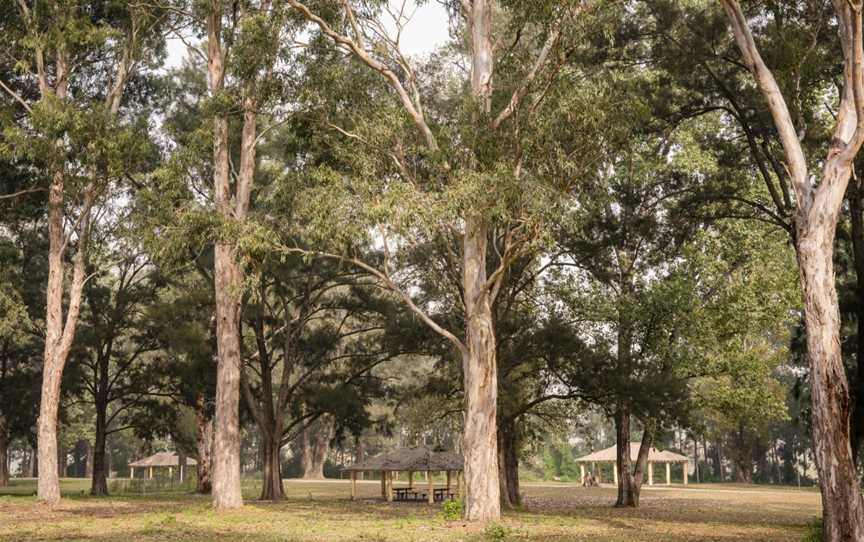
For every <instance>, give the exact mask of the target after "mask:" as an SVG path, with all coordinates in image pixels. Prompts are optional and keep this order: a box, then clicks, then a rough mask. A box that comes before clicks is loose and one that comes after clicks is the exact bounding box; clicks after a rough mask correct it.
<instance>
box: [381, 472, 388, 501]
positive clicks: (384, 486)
mask: <svg viewBox="0 0 864 542" xmlns="http://www.w3.org/2000/svg"><path fill="white" fill-rule="evenodd" d="M381 498H382V499H386V498H387V473H386V472H384V471H383V470H382V471H381Z"/></svg>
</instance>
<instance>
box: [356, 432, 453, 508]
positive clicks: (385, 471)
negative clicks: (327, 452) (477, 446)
mask: <svg viewBox="0 0 864 542" xmlns="http://www.w3.org/2000/svg"><path fill="white" fill-rule="evenodd" d="M463 464H464V460H463V458H462V455H461V454H458V453H456V452H452V451H435V450H432V449H431V448H427V447H425V446H419V447H415V448H398V449H396V450H392V451H390V452H385V453H382V454H380V455H377V456H375V457H373V458H371V459H368V460H366V461H363V462H359V463H355V464H353V465H349V466H347V467H345V468H344V469H343V471H345V472H350V473H351V500H354V499H356V498H357V473H358V472H380V473H381V496H382V497H383V498H384V499H386V500H387V501H388V502H392V501H393V500H397V501H407V500H425V501H427V502H428V503H429V504H433V503H434V502H437V501H443V500H447V499H452V498H453V497H454V496H455V495H456V494H458V492H459V489H460V475H461V473H462V468H463ZM400 472H407V473H408V485H407V486H405V487H397V488H394V487H393V475H394V473H395V474H396V475H397V476H398V473H400ZM415 472H423V473H425V474H426V487H425V488H422V487H421V488H415V487H414V473H415ZM439 472H445V473H446V475H447V485H446V486H445V487H443V488H436V487H435V485H434V479H433V478H434V474H435V473H439ZM454 473H455V474H456V480H455V482H456V489H455V491H453V490H451V486H452V482H453V480H452V478H453V474H454Z"/></svg>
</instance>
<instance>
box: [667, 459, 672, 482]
mask: <svg viewBox="0 0 864 542" xmlns="http://www.w3.org/2000/svg"><path fill="white" fill-rule="evenodd" d="M671 484H672V469H671V468H670V467H669V463H666V485H667V486H668V485H671Z"/></svg>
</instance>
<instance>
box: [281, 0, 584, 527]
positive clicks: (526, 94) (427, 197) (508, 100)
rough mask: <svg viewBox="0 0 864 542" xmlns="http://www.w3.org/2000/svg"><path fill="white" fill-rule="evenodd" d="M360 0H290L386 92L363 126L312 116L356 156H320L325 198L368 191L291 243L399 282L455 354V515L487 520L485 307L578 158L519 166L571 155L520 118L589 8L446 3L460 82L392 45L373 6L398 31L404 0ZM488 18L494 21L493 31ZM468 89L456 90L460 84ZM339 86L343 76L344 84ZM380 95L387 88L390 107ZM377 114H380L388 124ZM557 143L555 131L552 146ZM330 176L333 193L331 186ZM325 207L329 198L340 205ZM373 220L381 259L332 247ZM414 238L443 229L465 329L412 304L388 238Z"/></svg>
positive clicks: (490, 404) (491, 466) (491, 482)
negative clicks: (563, 172) (459, 505)
mask: <svg viewBox="0 0 864 542" xmlns="http://www.w3.org/2000/svg"><path fill="white" fill-rule="evenodd" d="M359 4H360V3H357V5H354V3H350V2H346V3H344V5H343V8H344V11H343V13H341V15H342V17H343V18H342V19H341V20H339V19H338V18H337V17H335V16H334V14H333V13H330V12H326V13H325V12H324V11H321V12H316V10H315V9H314V7H310V4H307V3H304V2H299V1H295V0H291V1H289V2H288V5H289V6H291V7H292V8H293V9H294V10H295V12H296V13H298V14H299V15H302V17H303V18H305V19H306V20H307V21H309V22H310V23H312V25H313V27H314V28H315V29H317V30H318V32H319V33H320V36H321V37H323V38H324V39H326V40H328V41H330V42H331V43H333V44H334V45H335V46H336V47H337V48H338V49H340V50H342V51H345V52H348V53H349V54H350V55H351V57H352V64H351V65H349V66H346V73H345V75H346V76H347V75H349V74H351V76H356V77H357V78H358V80H362V81H363V82H364V83H365V84H367V85H369V86H370V87H371V88H376V89H379V88H380V87H381V86H382V84H383V86H384V88H383V89H380V90H376V91H375V92H376V94H375V96H376V97H377V96H380V95H381V91H384V93H385V96H384V97H385V98H386V99H385V100H381V101H379V102H378V103H379V104H380V107H381V109H378V110H377V111H376V112H375V113H372V115H371V116H372V117H373V118H374V119H375V123H374V130H373V125H372V123H371V122H370V120H371V119H369V118H365V119H364V118H362V117H361V116H360V115H359V114H358V113H359V112H360V111H359V110H355V111H353V112H348V114H345V113H344V112H343V114H342V115H338V114H335V113H336V112H333V113H331V114H330V115H328V117H326V119H325V120H324V123H325V125H327V126H328V127H329V128H330V129H331V130H335V131H337V132H338V133H339V134H340V135H341V136H342V137H343V138H345V139H347V140H349V141H343V142H342V145H343V146H344V145H345V143H351V144H352V145H353V146H354V147H355V148H356V149H357V151H355V152H363V153H364V154H365V156H364V157H357V158H358V160H356V162H355V163H354V164H353V166H355V167H356V168H357V169H354V170H353V171H350V168H349V171H350V173H348V172H344V171H343V172H337V171H336V170H337V169H338V168H334V167H332V165H330V166H329V167H327V168H320V169H319V171H318V173H319V175H320V176H321V177H323V178H326V179H327V183H326V184H325V186H326V188H324V187H322V188H323V190H321V191H322V192H323V191H327V190H328V188H329V195H328V196H327V197H329V198H338V199H336V202H342V203H347V201H349V200H350V198H351V197H353V196H348V193H351V194H362V195H364V196H368V197H369V199H367V200H365V201H364V204H363V205H366V208H365V209H350V210H349V209H344V208H343V209H339V210H338V211H336V212H337V213H340V214H341V216H337V217H334V216H333V214H330V213H332V212H333V211H334V210H335V209H333V208H331V209H329V210H324V209H316V210H314V211H313V214H314V217H315V220H314V223H313V224H312V226H313V228H316V229H317V234H316V235H317V236H319V237H320V238H323V239H324V240H325V242H326V244H324V246H322V245H315V246H314V247H313V248H312V249H302V248H301V249H297V248H294V247H289V250H301V251H304V252H307V253H311V254H314V255H318V256H323V257H326V258H335V259H341V260H344V261H346V262H348V263H351V264H353V265H356V266H358V267H360V268H361V269H363V270H364V271H366V272H367V273H369V274H370V275H372V276H373V277H375V278H376V279H378V281H380V283H381V284H382V285H383V286H384V287H386V288H389V289H391V290H393V291H395V292H397V293H398V294H399V295H400V297H401V298H402V299H403V301H404V302H405V304H406V305H407V306H408V308H409V309H410V310H411V311H413V312H414V313H415V314H416V315H417V316H418V317H419V318H420V319H421V320H422V321H423V322H425V323H426V324H427V325H428V326H429V327H430V328H432V329H433V330H434V331H435V332H437V333H439V334H440V335H441V336H442V337H444V338H445V339H446V340H447V341H449V343H450V344H451V345H452V348H454V350H455V351H456V352H458V353H459V357H460V358H461V364H462V373H463V375H462V376H463V379H464V397H465V426H464V432H463V445H464V448H463V450H464V454H465V487H466V503H465V504H466V506H465V517H466V518H467V519H469V520H473V521H488V520H492V519H496V518H498V517H499V516H500V488H499V483H498V466H497V463H498V450H497V437H496V416H497V407H496V403H497V381H498V378H497V361H496V358H495V349H496V347H495V345H496V338H495V330H494V317H493V309H492V307H493V305H494V303H495V299H496V296H497V294H498V292H499V291H500V288H501V283H502V281H503V280H504V277H505V275H506V274H507V271H508V269H509V267H510V265H511V263H512V262H513V261H514V260H515V259H516V258H518V257H520V256H522V255H525V254H527V253H532V252H534V251H535V250H536V248H537V241H538V238H539V237H540V231H541V230H542V226H541V222H542V218H541V216H543V215H544V213H545V212H546V211H547V210H548V209H549V208H550V207H554V203H553V202H552V201H550V200H551V199H552V197H551V193H552V192H554V191H555V188H553V187H554V186H556V185H555V183H556V182H558V183H561V182H565V183H566V182H570V181H572V179H573V178H575V176H576V175H577V174H576V173H574V172H575V171H578V170H579V167H580V165H581V164H577V163H575V161H573V162H574V163H571V166H572V169H571V171H570V173H571V175H572V176H568V178H567V179H566V180H563V181H562V180H561V179H554V180H553V179H551V178H546V177H544V176H543V170H542V167H540V168H538V169H537V170H533V169H528V167H526V164H528V163H533V161H534V159H535V158H536V157H538V156H539V155H541V154H543V153H549V152H552V153H557V152H560V156H569V157H573V156H575V153H572V149H569V150H565V149H562V148H560V146H559V147H555V150H552V149H550V147H548V146H547V147H544V148H542V150H541V149H540V148H539V147H540V145H536V146H535V145H532V143H531V141H532V140H531V138H530V135H526V132H522V131H521V130H527V132H531V124H530V123H531V122H532V120H536V117H539V116H541V115H540V114H539V113H538V111H539V110H541V109H543V107H545V106H546V102H545V98H546V97H547V96H548V95H549V94H550V93H551V92H544V90H547V91H548V89H550V87H554V86H555V84H556V83H560V82H561V81H562V80H563V78H561V79H559V78H558V76H559V74H560V68H561V65H562V63H563V60H564V57H565V55H566V51H567V47H568V46H569V45H568V44H569V37H570V32H571V30H572V28H571V23H572V22H573V21H574V20H575V18H576V17H577V16H579V15H586V13H588V14H590V9H589V7H586V5H584V4H583V3H581V2H572V3H571V2H554V3H539V4H534V3H532V5H531V6H524V5H523V4H522V3H518V4H517V3H510V2H505V3H501V4H500V5H499V3H498V2H493V1H487V0H474V1H470V2H468V1H466V2H462V3H461V4H457V3H456V2H452V3H448V6H449V7H450V8H452V13H453V15H454V17H453V18H454V20H456V21H457V22H458V25H459V27H458V29H457V32H456V33H457V35H460V36H462V37H463V38H464V48H463V47H461V45H459V46H457V47H458V49H459V53H462V54H464V55H465V56H466V57H467V63H468V64H469V65H470V67H469V68H468V69H467V70H466V71H468V72H470V77H469V78H468V79H469V80H468V81H465V82H462V81H456V80H454V78H453V74H452V72H447V71H446V70H441V72H439V73H438V74H434V73H433V74H428V73H423V72H422V71H421V70H418V69H415V67H413V66H412V65H411V62H409V61H408V59H407V58H406V57H405V55H404V54H402V52H401V51H400V49H399V38H398V37H390V36H387V34H386V32H385V31H384V28H383V26H382V25H381V22H380V21H379V20H378V19H377V17H376V16H377V15H378V14H384V16H385V17H386V16H389V17H391V18H392V20H393V22H394V24H395V26H396V28H397V36H398V35H401V29H402V28H404V26H405V24H406V23H407V22H408V20H409V19H410V17H408V16H407V15H406V11H405V10H404V9H403V10H401V11H400V10H398V9H389V8H388V7H387V5H386V4H385V3H376V4H374V5H370V6H367V5H365V4H364V5H362V6H361V5H359ZM499 8H500V9H499ZM493 21H494V22H495V24H494V25H493ZM574 26H575V25H574ZM493 28H495V29H496V30H493ZM497 29H501V30H500V35H499V34H498V31H497ZM523 32H524V35H523ZM505 42H512V43H514V47H513V49H512V55H511V56H507V55H498V54H497V51H496V49H495V48H494V46H493V43H505ZM318 43H320V42H318ZM433 68H434V63H433ZM357 69H359V70H368V73H371V74H372V76H373V77H375V78H380V79H378V80H369V79H368V78H365V79H364V77H363V75H358V74H357V72H356V70H357ZM496 70H499V71H496ZM493 72H494V73H495V74H496V76H495V77H493ZM330 76H331V77H332V73H331V74H330ZM330 80H331V81H332V78H331V79H330ZM463 83H465V84H464V86H463ZM466 87H467V89H468V90H467V91H465V92H464V93H463V92H462V90H461V89H463V88H466ZM347 88H349V86H348V85H346V84H344V82H343V83H342V89H347ZM457 89H458V90H457ZM316 90H317V92H319V93H320V92H322V91H324V90H328V89H324V88H319V89H316ZM556 90H557V88H556ZM388 93H389V94H391V96H392V94H395V102H396V103H398V106H397V107H396V109H395V110H394V100H392V99H390V98H388V97H387V96H386V94H388ZM343 94H347V93H344V92H343ZM367 103H368V102H367ZM493 105H494V111H493ZM571 105H572V104H571ZM406 113H407V121H408V122H409V123H410V124H411V125H412V126H413V128H414V130H415V132H414V134H415V136H416V137H415V138H414V139H413V140H406V139H405V138H404V133H405V132H404V126H403V124H404V123H403V121H405V120H406V118H405V114H406ZM454 114H455V116H454ZM572 119H573V117H570V118H569V120H570V121H571V122H570V125H571V127H573V126H572V124H573V122H572ZM343 122H344V124H342V123H343ZM383 123H387V124H389V126H388V127H387V131H386V132H385V131H384V130H383V128H384V124H383ZM581 129H582V127H581V126H577V127H575V128H574V131H575V132H577V133H581ZM543 142H544V143H549V140H544V141H543ZM559 143H560V141H558V140H555V141H554V142H552V143H551V145H550V146H555V145H557V144H559ZM391 149H395V152H392V151H391ZM523 153H524V155H523ZM545 156H548V154H545ZM363 168H365V169H363ZM328 169H329V171H327V170H328ZM373 171H374V172H375V174H380V175H381V176H382V177H381V178H384V179H387V180H388V182H386V183H380V182H379V183H377V184H376V183H374V182H371V181H372V177H371V176H369V173H372V172H373ZM385 171H386V172H385ZM379 172H380V173H379ZM341 173H345V174H348V175H354V176H353V177H352V178H351V180H352V186H351V187H344V186H340V181H339V177H340V174H341ZM391 180H392V182H390V181H391ZM327 185H329V186H327ZM341 188H345V192H341V193H340V189H341ZM547 189H548V192H547V191H546V190H547ZM346 196H347V197H346ZM319 197H320V196H319ZM397 202H398V207H399V208H398V209H397V208H395V207H396V204H397ZM327 203H328V205H329V204H331V202H329V201H328V202H327ZM333 206H335V207H338V203H335V204H334V205H333ZM324 217H326V218H324ZM322 218H324V220H321V219H322ZM333 218H336V219H337V220H340V221H341V220H345V219H349V218H353V219H354V220H355V222H354V224H353V225H352V226H351V229H350V230H347V231H350V232H352V233H357V236H356V237H355V238H354V239H353V240H350V241H349V240H347V239H345V238H346V235H345V233H342V234H341V235H339V240H338V242H333V240H334V237H333V236H332V234H331V232H333V230H334V229H335V230H337V231H338V230H339V229H340V228H343V227H344V225H343V224H341V223H338V224H337V223H334V222H333ZM358 219H359V220H362V221H363V223H362V225H361V224H358V223H357V222H356V221H357V220H358ZM328 221H329V223H323V222H328ZM358 230H359V231H358ZM373 231H374V232H376V234H380V236H381V237H382V238H384V242H385V257H384V259H383V262H381V261H371V262H370V261H366V260H362V259H360V258H358V257H357V255H356V254H353V253H351V251H350V250H348V251H343V250H342V249H343V248H344V244H345V243H343V241H345V242H347V243H349V244H356V243H357V240H358V239H362V240H368V238H369V236H370V232H373ZM322 232H327V233H326V234H324V235H322ZM419 238H422V239H423V240H424V241H428V240H430V239H432V240H435V239H438V240H442V241H443V246H444V247H446V248H445V250H447V259H449V267H450V273H455V276H456V277H458V284H457V287H456V291H454V292H452V293H451V295H452V297H451V301H450V302H449V305H450V306H451V307H453V308H457V307H458V309H457V310H461V311H462V312H463V314H464V318H463V319H462V322H463V324H464V333H454V332H453V331H452V330H451V329H446V328H445V327H443V326H441V325H440V324H439V323H438V322H436V321H435V320H434V319H433V318H432V317H431V316H430V315H429V314H428V312H427V310H428V307H427V308H426V309H427V310H424V308H423V307H422V306H421V304H418V303H417V302H416V300H415V299H413V298H412V296H411V295H409V291H410V287H409V286H408V284H406V282H405V278H406V277H405V275H404V273H401V272H400V270H398V269H397V268H396V267H395V264H396V262H395V261H394V257H395V254H394V253H395V250H396V248H397V244H398V246H399V247H402V246H404V245H406V244H409V245H410V244H412V243H416V242H417V241H418V239H419ZM395 239H398V241H395ZM340 245H341V246H340ZM325 247H326V248H325ZM493 247H494V248H493ZM496 254H497V255H498V256H500V257H499V258H498V259H497V262H496V263H494V264H492V265H491V267H490V265H489V261H490V260H491V261H495V256H494V255H496Z"/></svg>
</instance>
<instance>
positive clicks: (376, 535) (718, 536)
mask: <svg viewBox="0 0 864 542" xmlns="http://www.w3.org/2000/svg"><path fill="white" fill-rule="evenodd" d="M258 487H259V486H258V483H257V482H256V481H251V480H250V481H247V482H245V484H244V494H245V496H246V497H247V499H248V500H247V505H246V506H244V507H243V508H242V509H240V510H236V511H229V512H223V513H217V512H215V511H213V510H212V509H211V507H210V501H209V499H208V498H206V497H199V496H195V495H190V494H186V493H181V492H174V493H169V492H166V493H160V494H157V495H135V494H126V495H117V496H112V497H109V498H91V497H89V496H86V492H87V489H88V488H89V484H88V483H87V481H86V480H64V481H63V484H62V490H63V493H64V495H65V496H66V497H67V498H65V499H64V500H63V502H62V503H61V504H60V505H58V506H56V507H53V508H51V507H47V506H44V505H41V504H38V503H37V502H36V501H35V498H34V497H33V496H32V494H33V492H34V488H35V482H33V481H14V482H13V485H12V486H11V487H10V488H0V541H49V540H51V541H53V540H63V541H78V540H81V541H84V540H86V541H94V542H96V541H98V542H109V541H111V542H113V541H117V542H119V541H124V542H126V541H169V540H170V541H184V542H186V541H188V542H204V541H208V542H209V541H232V542H233V541H248V542H277V541H279V542H319V541H320V542H331V541H332V542H339V541H348V540H351V541H354V540H356V541H364V542H376V541H381V542H383V541H393V542H396V541H399V542H402V541H406V542H411V541H417V542H420V541H423V542H437V541H442V542H443V541H453V542H455V541H463V542H483V541H494V540H497V541H526V542H527V541H531V542H540V541H560V542H564V541H577V540H586V541H587V540H591V541H621V540H625V541H627V542H641V541H649V540H650V541H654V540H657V541H664V542H665V541H695V540H715V541H732V540H735V541H795V542H798V541H800V540H801V538H802V537H803V536H804V535H805V533H807V531H808V524H811V523H812V521H813V519H814V517H816V516H818V514H819V506H820V501H819V494H818V493H817V492H815V491H812V490H803V491H799V490H797V489H787V488H782V489H775V488H769V487H765V486H733V485H729V484H726V485H722V486H712V485H691V486H688V487H687V488H683V487H681V486H672V487H671V488H666V487H662V486H660V487H657V486H655V487H654V488H645V490H644V491H643V496H642V506H641V507H640V508H639V509H637V510H621V509H616V508H614V507H613V506H611V505H612V502H613V500H614V494H615V490H614V488H611V487H602V488H590V489H585V488H581V487H577V486H575V485H571V484H555V483H544V484H525V486H524V488H523V490H524V494H525V496H526V498H525V501H526V502H525V507H524V510H522V511H519V512H508V513H505V514H504V517H503V518H502V520H501V521H500V522H497V523H495V524H492V525H487V526H478V525H472V524H466V523H465V522H462V521H447V520H445V519H444V515H443V514H442V507H441V506H440V505H436V506H428V505H425V504H418V503H392V504H387V503H384V502H382V501H381V500H380V499H379V498H377V497H378V495H379V492H380V485H379V483H377V482H361V483H358V487H359V490H360V497H361V498H360V499H359V500H358V501H354V502H352V501H350V500H349V499H348V495H349V491H350V486H349V483H348V482H346V481H325V482H302V481H286V483H285V490H286V493H287V499H286V500H285V501H283V502H280V503H263V502H257V501H255V500H254V499H255V497H257V492H258Z"/></svg>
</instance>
